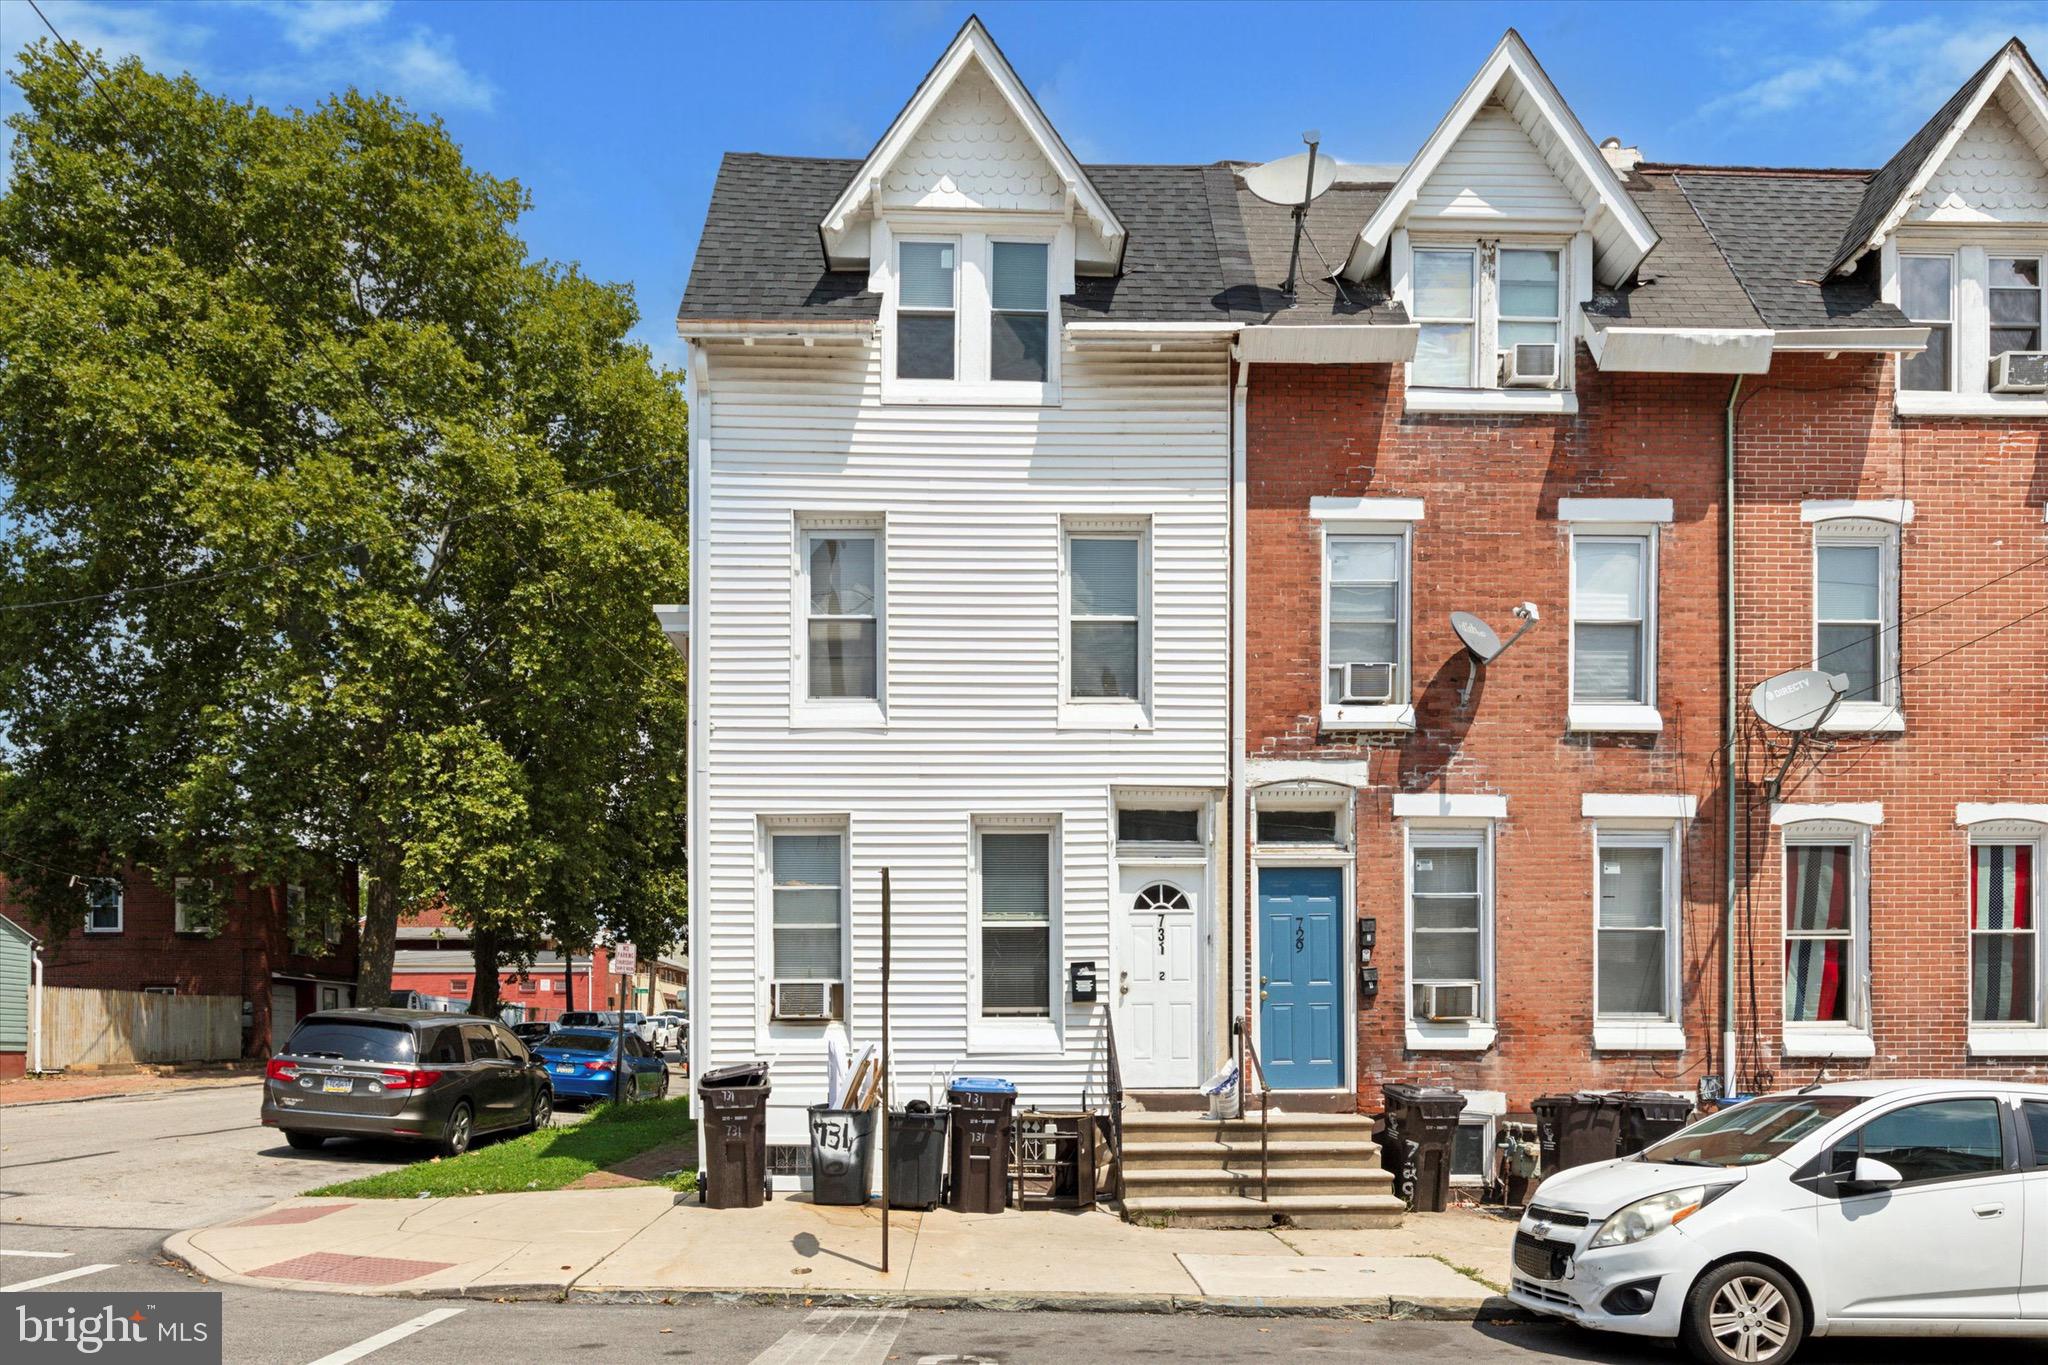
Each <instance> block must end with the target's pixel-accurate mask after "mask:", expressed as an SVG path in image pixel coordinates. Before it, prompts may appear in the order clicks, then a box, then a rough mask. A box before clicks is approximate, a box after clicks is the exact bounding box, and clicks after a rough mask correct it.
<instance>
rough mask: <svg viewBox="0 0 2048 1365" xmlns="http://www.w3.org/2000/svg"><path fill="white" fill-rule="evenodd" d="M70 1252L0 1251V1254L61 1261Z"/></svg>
mask: <svg viewBox="0 0 2048 1365" xmlns="http://www.w3.org/2000/svg"><path fill="white" fill-rule="evenodd" d="M72 1254H73V1253H72V1252H69V1251H0V1256H33V1257H35V1258H36V1259H37V1260H39V1261H61V1260H63V1259H64V1258H65V1257H67V1256H70V1255H72Z"/></svg>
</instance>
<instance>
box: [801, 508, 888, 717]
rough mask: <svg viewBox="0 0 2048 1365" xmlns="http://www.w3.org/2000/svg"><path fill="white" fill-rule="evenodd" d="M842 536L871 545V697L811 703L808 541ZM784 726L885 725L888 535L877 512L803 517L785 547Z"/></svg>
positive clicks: (884, 520)
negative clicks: (786, 720) (869, 540)
mask: <svg viewBox="0 0 2048 1365" xmlns="http://www.w3.org/2000/svg"><path fill="white" fill-rule="evenodd" d="M835 533H846V534H850V535H871V536H873V537H874V540H875V695H874V696H873V697H826V698H821V699H815V700H814V699H813V698H812V697H811V695H810V692H811V629H810V626H811V553H810V542H811V537H812V536H816V535H827V536H829V535H832V534H835ZM790 554H791V560H790V627H789V637H790V638H789V649H790V663H789V723H790V725H791V726H793V727H810V728H823V729H848V730H871V729H877V728H885V727H886V726H887V725H888V723H889V531H888V519H887V517H886V516H884V515H883V514H882V513H879V512H836V513H828V512H802V513H798V514H797V517H796V536H795V539H794V541H793V542H792V544H791V547H790Z"/></svg>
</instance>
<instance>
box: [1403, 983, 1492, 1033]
mask: <svg viewBox="0 0 2048 1365" xmlns="http://www.w3.org/2000/svg"><path fill="white" fill-rule="evenodd" d="M1418 989H1419V991H1420V993H1421V995H1422V1010H1421V1013H1422V1017H1423V1018H1425V1019H1427V1020H1429V1021H1430V1022H1431V1023H1432V1024H1453V1023H1460V1022H1465V1021H1469V1020H1473V1019H1477V1018H1478V1017H1479V983H1478V982H1477V981H1455V982H1439V983H1437V984H1435V985H1429V986H1422V987H1420V988H1418Z"/></svg>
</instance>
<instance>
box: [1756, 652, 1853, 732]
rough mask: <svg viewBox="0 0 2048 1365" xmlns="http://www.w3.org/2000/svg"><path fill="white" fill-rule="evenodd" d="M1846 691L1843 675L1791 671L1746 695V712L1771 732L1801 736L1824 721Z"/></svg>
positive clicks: (1847, 681) (1759, 685)
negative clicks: (1747, 697)
mask: <svg viewBox="0 0 2048 1365" xmlns="http://www.w3.org/2000/svg"><path fill="white" fill-rule="evenodd" d="M1848 690H1849V679H1848V677H1847V676H1846V675H1844V674H1841V673H1823V672H1821V671H1820V670H1819V669H1817V668H1795V669H1793V670H1792V671H1791V672H1789V673H1780V674H1779V675H1778V676H1777V677H1775V678H1765V679H1764V680H1763V681H1762V682H1760V683H1758V684H1757V685H1756V687H1755V688H1754V689H1753V690H1752V691H1751V692H1750V694H1749V709H1750V710H1752V711H1754V712H1756V718H1757V719H1758V720H1760V721H1762V722H1763V723H1764V724H1766V725H1768V726H1770V727H1771V728H1772V729H1773V730H1784V731H1786V732H1787V733H1790V734H1801V733H1803V732H1805V731H1807V730H1811V729H1813V728H1814V727H1815V726H1817V725H1819V724H1820V723H1821V722H1822V721H1824V720H1826V719H1827V718H1828V715H1829V713H1831V712H1832V711H1833V710H1834V709H1835V704H1836V703H1837V702H1839V701H1840V700H1841V699H1842V694H1843V693H1845V692H1847V691H1848Z"/></svg>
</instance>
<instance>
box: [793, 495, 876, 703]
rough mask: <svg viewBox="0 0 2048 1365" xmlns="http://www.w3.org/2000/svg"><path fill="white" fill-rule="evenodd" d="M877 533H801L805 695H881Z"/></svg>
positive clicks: (844, 698) (811, 697) (857, 698)
mask: <svg viewBox="0 0 2048 1365" xmlns="http://www.w3.org/2000/svg"><path fill="white" fill-rule="evenodd" d="M881 544H882V538H881V533H880V532H879V531H878V530H873V529H866V528H832V529H821V528H815V527H814V528H807V529H806V530H805V531H804V532H803V584H804V597H805V622H804V629H805V640H804V653H805V661H806V666H805V669H804V674H805V696H806V697H807V698H808V699H809V700H811V701H827V702H829V701H874V700H878V699H879V698H880V697H881V640H882V630H881V619H882V592H881V585H882V549H881Z"/></svg>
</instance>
